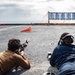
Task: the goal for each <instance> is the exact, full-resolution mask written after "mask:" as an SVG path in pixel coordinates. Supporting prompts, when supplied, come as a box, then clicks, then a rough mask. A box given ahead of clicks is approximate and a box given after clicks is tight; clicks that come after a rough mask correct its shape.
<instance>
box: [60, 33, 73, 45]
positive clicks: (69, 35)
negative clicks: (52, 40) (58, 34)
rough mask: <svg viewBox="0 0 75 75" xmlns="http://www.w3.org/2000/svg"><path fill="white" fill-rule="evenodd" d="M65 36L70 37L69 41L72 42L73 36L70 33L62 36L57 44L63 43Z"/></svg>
mask: <svg viewBox="0 0 75 75" xmlns="http://www.w3.org/2000/svg"><path fill="white" fill-rule="evenodd" d="M67 37H70V38H71V39H72V42H71V43H73V42H74V37H73V36H72V35H71V34H67V35H65V36H64V37H62V38H61V39H60V40H59V41H60V43H59V44H63V40H64V39H65V38H67Z"/></svg>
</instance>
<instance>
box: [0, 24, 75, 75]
mask: <svg viewBox="0 0 75 75" xmlns="http://www.w3.org/2000/svg"><path fill="white" fill-rule="evenodd" d="M26 27H28V26H26V25H25V26H24V25H19V26H0V52H1V51H3V50H6V49H7V43H8V40H9V39H11V38H18V39H20V40H21V42H22V43H23V42H24V41H25V39H27V40H29V44H28V47H27V48H26V49H25V54H26V56H27V58H28V59H29V61H30V63H31V69H29V70H24V69H19V70H18V71H13V72H9V73H7V74H6V75H42V74H43V73H44V72H46V71H47V70H48V69H49V68H50V64H49V62H48V60H47V53H48V52H49V51H51V52H52V51H53V49H54V48H55V46H56V45H57V42H58V40H59V38H60V35H61V34H62V33H63V32H69V33H72V34H73V35H74V37H75V26H31V28H32V31H31V32H23V33H22V32H20V30H22V29H24V28H26Z"/></svg>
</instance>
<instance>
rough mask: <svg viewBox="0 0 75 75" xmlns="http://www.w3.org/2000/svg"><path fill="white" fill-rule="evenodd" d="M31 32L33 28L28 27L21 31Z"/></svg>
mask: <svg viewBox="0 0 75 75" xmlns="http://www.w3.org/2000/svg"><path fill="white" fill-rule="evenodd" d="M30 31H31V27H27V28H25V29H23V30H21V31H20V32H30Z"/></svg>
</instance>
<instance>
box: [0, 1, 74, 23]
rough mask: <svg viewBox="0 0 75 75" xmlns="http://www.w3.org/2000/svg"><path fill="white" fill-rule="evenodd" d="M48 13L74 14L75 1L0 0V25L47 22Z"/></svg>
mask: <svg viewBox="0 0 75 75" xmlns="http://www.w3.org/2000/svg"><path fill="white" fill-rule="evenodd" d="M48 11H61V12H63V11H66V12H75V0H0V23H34V22H47V20H48V19H47V12H48Z"/></svg>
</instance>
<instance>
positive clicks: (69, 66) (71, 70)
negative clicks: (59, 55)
mask: <svg viewBox="0 0 75 75" xmlns="http://www.w3.org/2000/svg"><path fill="white" fill-rule="evenodd" d="M58 75H75V62H67V63H64V64H63V65H62V66H61V67H60V69H59V72H58Z"/></svg>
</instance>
